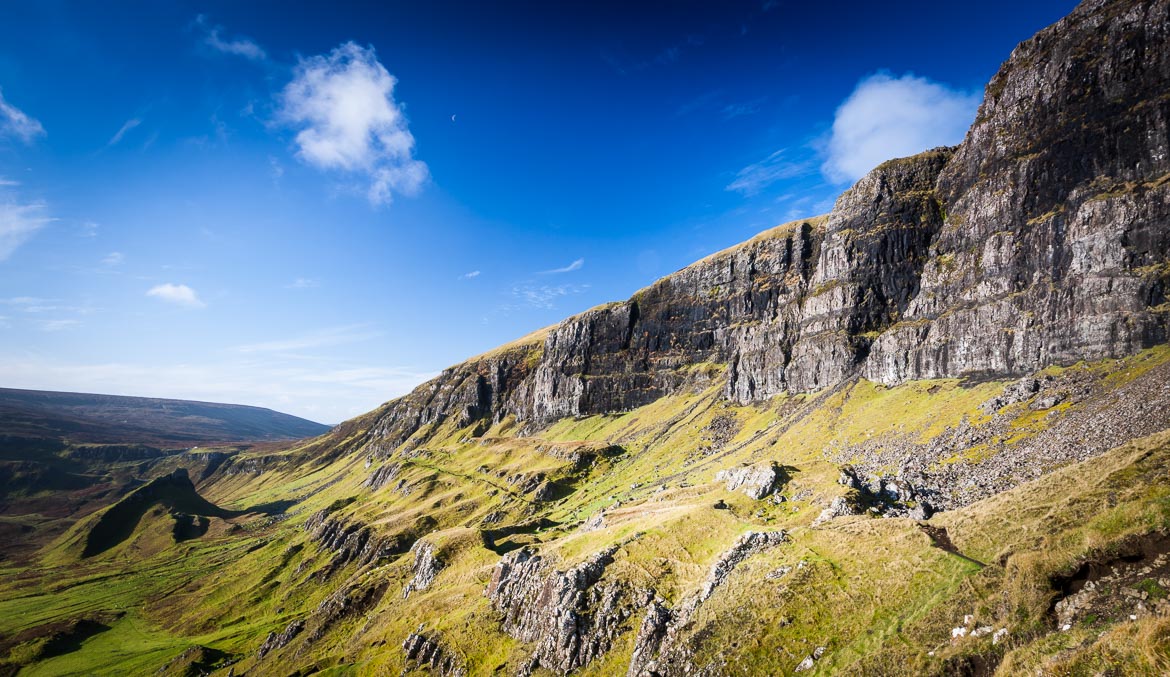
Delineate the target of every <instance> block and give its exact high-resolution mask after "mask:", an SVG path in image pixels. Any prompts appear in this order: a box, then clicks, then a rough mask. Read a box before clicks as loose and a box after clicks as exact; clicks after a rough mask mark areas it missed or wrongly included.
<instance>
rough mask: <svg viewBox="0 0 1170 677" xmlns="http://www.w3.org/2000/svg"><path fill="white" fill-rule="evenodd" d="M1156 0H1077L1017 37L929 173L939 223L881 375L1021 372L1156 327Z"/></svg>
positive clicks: (1164, 215)
mask: <svg viewBox="0 0 1170 677" xmlns="http://www.w3.org/2000/svg"><path fill="white" fill-rule="evenodd" d="M1168 94H1170V4H1167V3H1166V2H1149V1H1137V0H1126V1H1115V2H1109V1H1107V0H1089V1H1087V2H1084V3H1082V4H1081V5H1080V6H1078V7H1077V8H1076V10H1074V11H1073V12H1072V14H1070V15H1069V16H1068V17H1066V18H1065V19H1063V20H1061V21H1059V22H1057V23H1056V24H1054V25H1053V26H1051V27H1049V28H1047V29H1045V30H1043V31H1041V32H1040V33H1039V34H1037V35H1036V36H1035V37H1034V38H1032V39H1030V40H1027V41H1025V42H1023V43H1021V44H1020V46H1019V47H1017V48H1016V49H1015V51H1014V52H1012V55H1011V57H1010V58H1009V59H1008V60H1007V62H1006V63H1005V64H1004V65H1003V67H1002V68H1001V69H1000V71H999V73H998V74H997V75H996V76H995V78H993V79H992V81H991V83H990V84H989V85H988V86H987V91H986V95H985V99H984V102H983V105H982V106H981V107H980V110H979V115H978V118H977V119H976V121H975V124H974V125H973V126H972V127H971V129H970V131H969V132H968V133H967V138H966V140H965V141H964V142H963V144H962V145H961V146H959V148H958V149H957V150H956V152H955V155H954V157H953V158H952V159H951V160H950V161H949V162H948V163H947V165H946V167H945V168H944V169H943V171H942V173H941V174H940V176H939V178H938V184H937V188H936V191H935V192H936V195H937V196H938V199H939V200H940V202H941V203H942V204H943V205H944V207H945V209H946V214H947V217H946V225H945V227H943V228H942V229H941V231H940V232H939V234H938V236H937V238H936V239H935V241H934V242H933V243H932V244H931V246H930V250H929V258H928V260H927V261H926V265H925V267H924V269H923V273H922V278H921V291H920V292H919V293H918V294H917V295H916V297H915V298H914V299H913V300H912V302H911V303H910V304H909V306H908V307H907V308H906V312H905V313H904V316H903V322H902V323H901V324H900V325H899V326H896V327H894V328H893V329H892V330H891V331H888V332H886V333H884V334H883V335H882V336H880V337H879V338H878V339H877V341H875V343H874V346H873V350H872V354H871V356H870V358H869V360H868V362H867V364H866V370H865V373H866V375H867V376H868V377H869V378H871V379H873V380H877V381H881V382H883V383H898V382H901V381H905V380H907V379H917V378H931V377H936V376H954V375H959V374H966V373H981V372H982V373H993V374H1019V373H1028V372H1031V371H1034V370H1036V369H1039V368H1041V367H1044V366H1047V365H1050V364H1058V363H1071V362H1074V361H1076V360H1080V359H1086V358H1104V357H1118V356H1121V355H1126V354H1129V353H1133V352H1135V351H1137V350H1139V349H1141V348H1144V347H1148V346H1150V345H1153V344H1155V343H1162V342H1165V341H1166V340H1167V336H1168V332H1167V326H1168V325H1167V306H1166V297H1167V291H1168V281H1170V267H1167V263H1168V254H1170V131H1168V130H1170V97H1168Z"/></svg>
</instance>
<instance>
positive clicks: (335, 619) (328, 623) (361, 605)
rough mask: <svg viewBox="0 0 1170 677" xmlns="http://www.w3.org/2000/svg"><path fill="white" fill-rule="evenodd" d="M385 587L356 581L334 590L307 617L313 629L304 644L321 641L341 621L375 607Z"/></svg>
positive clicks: (379, 581)
mask: <svg viewBox="0 0 1170 677" xmlns="http://www.w3.org/2000/svg"><path fill="white" fill-rule="evenodd" d="M386 587H387V584H386V582H385V581H383V580H374V581H357V582H355V583H352V584H349V585H345V586H343V587H341V588H339V589H337V590H335V591H334V592H333V594H331V595H329V596H328V597H326V598H325V599H324V600H323V601H322V602H321V603H320V604H319V605H317V608H316V609H315V610H314V611H313V614H312V615H311V616H310V617H309V619H308V620H309V622H310V623H311V624H313V626H314V627H313V630H312V632H310V633H309V635H308V638H307V639H306V643H312V642H316V641H317V640H318V639H321V638H322V637H324V636H325V633H327V632H329V630H331V629H332V628H333V627H334V626H335V625H336V624H337V623H339V622H340V621H342V620H343V619H345V618H351V617H353V616H357V615H359V614H363V613H365V612H367V611H369V610H370V609H372V608H374V607H375V606H377V605H378V602H380V601H382V597H383V596H384V595H385V594H386Z"/></svg>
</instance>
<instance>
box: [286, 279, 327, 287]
mask: <svg viewBox="0 0 1170 677" xmlns="http://www.w3.org/2000/svg"><path fill="white" fill-rule="evenodd" d="M320 286H321V281H320V280H318V279H316V278H312V277H298V278H297V279H295V280H293V281H292V283H291V284H286V285H285V286H284V287H285V289H316V288H317V287H320Z"/></svg>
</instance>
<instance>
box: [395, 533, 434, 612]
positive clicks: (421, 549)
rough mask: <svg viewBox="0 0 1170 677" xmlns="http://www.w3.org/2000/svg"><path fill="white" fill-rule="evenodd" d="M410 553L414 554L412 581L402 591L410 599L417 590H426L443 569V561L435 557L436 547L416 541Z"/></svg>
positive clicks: (404, 596)
mask: <svg viewBox="0 0 1170 677" xmlns="http://www.w3.org/2000/svg"><path fill="white" fill-rule="evenodd" d="M410 551H411V552H412V553H414V564H413V565H412V566H411V573H412V576H411V579H410V581H409V582H408V583H407V584H406V587H405V588H403V590H402V597H403V598H406V597H410V593H412V592H414V591H416V590H426V589H427V588H428V587H430V585H431V583H432V582H433V581H434V580H435V576H437V575H438V574H439V571H440V570H441V569H442V568H443V561H442V560H441V559H439V557H438V556H436V555H435V546H434V545H431V544H430V543H428V542H426V541H421V540H420V541H415V543H414V545H412V546H410Z"/></svg>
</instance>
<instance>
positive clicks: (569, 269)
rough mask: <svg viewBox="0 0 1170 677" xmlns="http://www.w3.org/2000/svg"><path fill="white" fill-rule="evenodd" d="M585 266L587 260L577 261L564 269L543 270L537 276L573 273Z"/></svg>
mask: <svg viewBox="0 0 1170 677" xmlns="http://www.w3.org/2000/svg"><path fill="white" fill-rule="evenodd" d="M584 265H585V259H577V260H576V261H574V262H572V263H570V264H569V265H567V266H565V267H564V268H553V269H552V270H542V271H540V272H539V273H537V275H557V274H559V273H571V272H573V271H574V270H581V268H582V267H583V266H584Z"/></svg>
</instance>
